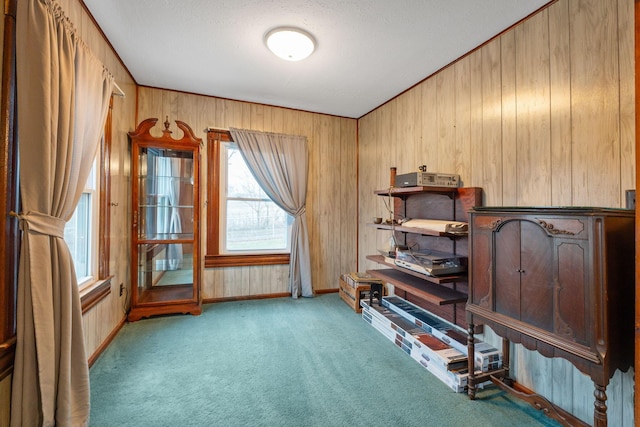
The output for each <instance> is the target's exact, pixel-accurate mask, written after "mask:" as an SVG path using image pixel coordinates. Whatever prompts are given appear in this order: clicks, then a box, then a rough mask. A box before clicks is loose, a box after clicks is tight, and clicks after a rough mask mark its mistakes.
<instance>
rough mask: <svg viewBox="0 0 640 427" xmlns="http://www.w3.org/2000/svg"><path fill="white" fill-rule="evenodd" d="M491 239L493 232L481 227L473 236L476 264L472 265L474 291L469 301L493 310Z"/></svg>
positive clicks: (471, 292) (472, 246)
mask: <svg viewBox="0 0 640 427" xmlns="http://www.w3.org/2000/svg"><path fill="white" fill-rule="evenodd" d="M491 238H492V232H491V230H490V229H489V228H481V227H479V228H478V229H477V232H476V233H475V234H474V236H473V241H472V242H471V250H472V251H473V257H474V259H475V260H476V262H474V263H473V264H471V265H470V268H471V278H470V280H473V290H472V291H471V290H470V293H469V299H470V301H471V303H472V304H474V305H477V306H480V307H484V308H487V309H490V310H493V300H492V298H491V280H492V277H493V267H492V263H491V259H492V254H491V248H492V245H491Z"/></svg>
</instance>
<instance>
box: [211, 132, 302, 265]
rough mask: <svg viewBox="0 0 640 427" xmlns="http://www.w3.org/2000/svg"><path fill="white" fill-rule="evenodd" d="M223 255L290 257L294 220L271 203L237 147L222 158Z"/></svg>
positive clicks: (229, 148)
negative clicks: (268, 254) (250, 254)
mask: <svg viewBox="0 0 640 427" xmlns="http://www.w3.org/2000/svg"><path fill="white" fill-rule="evenodd" d="M220 163H221V165H220V167H221V171H222V173H221V177H222V181H223V182H222V183H221V184H222V185H221V189H222V191H221V192H220V197H221V200H220V207H221V209H220V230H221V233H220V234H221V248H222V252H223V253H288V252H289V250H290V248H289V242H290V238H289V234H290V232H291V224H292V222H293V219H292V218H291V216H290V215H289V214H287V213H286V212H285V211H283V210H282V209H280V208H279V207H278V206H277V205H276V204H275V203H273V202H272V201H271V199H269V197H268V196H267V195H266V194H265V192H264V191H263V190H262V189H261V188H260V186H259V185H258V183H257V182H256V180H255V178H254V177H253V175H252V174H251V172H250V171H249V169H248V168H247V165H246V163H245V162H244V159H243V158H242V155H241V154H240V151H239V150H238V148H237V146H236V145H235V144H233V143H224V144H222V153H221V156H220Z"/></svg>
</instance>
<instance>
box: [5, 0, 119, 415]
mask: <svg viewBox="0 0 640 427" xmlns="http://www.w3.org/2000/svg"><path fill="white" fill-rule="evenodd" d="M16 18H17V25H16V43H17V49H16V51H17V57H16V67H17V93H18V95H17V103H18V144H19V156H20V196H21V202H22V213H21V214H20V225H21V229H22V247H21V252H20V269H19V273H18V295H17V297H18V307H17V344H16V355H15V363H14V371H13V385H12V397H11V425H12V426H16V427H17V426H40V425H42V426H53V425H57V426H84V425H87V424H88V418H89V368H88V364H87V356H86V354H85V349H84V337H83V332H82V310H81V306H80V298H79V294H78V286H77V282H76V275H75V271H74V266H73V261H72V259H71V255H70V253H69V249H68V247H67V245H66V243H65V241H64V225H65V223H66V221H68V220H69V219H70V218H71V216H72V214H73V212H74V210H75V207H76V205H77V203H78V200H79V198H80V195H81V193H82V189H83V187H84V183H85V182H86V180H87V177H88V174H89V172H90V169H91V164H92V161H93V159H94V157H95V154H96V151H97V148H98V145H99V142H100V136H101V133H102V128H103V125H104V121H105V119H106V114H107V109H108V101H109V97H110V95H111V90H112V86H113V78H112V76H111V75H110V74H109V73H108V71H107V70H105V68H104V66H103V65H102V64H101V63H100V62H99V61H98V60H97V59H96V58H95V57H94V56H93V55H92V54H91V52H90V51H89V50H88V48H87V47H86V45H85V44H84V43H82V41H81V40H79V36H78V35H77V34H76V32H75V30H74V28H73V26H72V25H71V23H70V22H69V21H68V19H67V18H66V17H65V16H64V14H63V12H62V11H61V9H60V8H59V6H58V5H57V4H56V3H55V2H54V1H51V0H20V1H19V2H18V10H17V17H16Z"/></svg>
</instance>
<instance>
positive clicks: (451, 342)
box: [360, 296, 502, 393]
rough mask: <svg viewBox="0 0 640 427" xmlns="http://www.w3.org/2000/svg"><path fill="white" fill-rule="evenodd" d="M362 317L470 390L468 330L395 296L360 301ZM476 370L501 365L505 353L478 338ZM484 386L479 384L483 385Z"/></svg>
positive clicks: (451, 383)
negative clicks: (372, 302)
mask: <svg viewBox="0 0 640 427" xmlns="http://www.w3.org/2000/svg"><path fill="white" fill-rule="evenodd" d="M360 305H361V307H362V318H363V319H364V320H365V321H366V322H367V323H369V324H371V325H372V326H373V327H374V328H375V329H376V330H378V331H379V332H380V333H382V334H383V335H384V336H386V337H387V338H388V339H389V340H390V341H392V342H393V343H394V344H395V345H396V346H398V347H400V348H401V349H402V350H403V351H404V352H405V353H407V354H408V355H409V356H411V358H412V359H414V360H415V361H417V362H418V363H420V365H422V366H423V367H424V368H425V369H427V370H428V371H429V372H431V373H432V374H433V375H435V376H436V377H437V378H438V379H439V380H440V381H442V382H443V383H445V384H446V385H447V386H448V387H449V388H451V389H452V390H453V391H455V392H457V393H462V392H464V391H466V389H467V379H468V376H469V375H468V362H467V360H468V354H467V347H466V339H467V335H466V331H465V330H464V329H462V328H460V327H458V326H456V325H452V324H451V323H449V322H447V321H446V320H444V319H441V318H439V317H437V316H435V315H433V314H432V313H429V312H427V311H425V310H423V309H422V308H420V307H418V306H416V305H414V304H412V303H410V302H408V301H406V300H404V299H402V298H399V297H396V296H392V297H385V298H383V300H382V306H377V305H371V306H370V305H369V304H368V302H367V301H366V300H361V301H360ZM475 346H476V349H475V350H476V352H475V357H474V359H475V360H474V362H475V363H474V365H475V370H476V372H477V373H480V372H483V371H484V372H486V371H487V370H492V369H497V368H499V367H501V366H502V354H501V352H500V351H498V350H497V349H495V348H493V347H492V346H490V345H489V344H487V343H484V342H481V341H478V340H477V339H476V344H475ZM482 386H483V385H480V387H482Z"/></svg>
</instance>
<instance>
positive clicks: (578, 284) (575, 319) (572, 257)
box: [553, 241, 593, 346]
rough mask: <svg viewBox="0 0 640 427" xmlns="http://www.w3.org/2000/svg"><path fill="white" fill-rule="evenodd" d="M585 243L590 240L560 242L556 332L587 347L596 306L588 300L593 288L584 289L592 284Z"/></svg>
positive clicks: (557, 248) (557, 256) (557, 257)
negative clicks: (587, 271)
mask: <svg viewBox="0 0 640 427" xmlns="http://www.w3.org/2000/svg"><path fill="white" fill-rule="evenodd" d="M585 244H587V242H575V241H573V242H567V241H560V242H557V246H556V248H555V250H556V252H557V255H556V259H557V264H556V266H555V268H556V270H557V277H558V283H557V285H556V286H557V287H556V302H557V308H556V313H557V315H556V319H555V330H554V331H553V332H554V333H555V334H556V335H558V336H559V337H562V338H564V339H566V340H568V341H572V342H576V343H578V344H582V345H585V346H588V345H589V342H590V341H591V340H590V339H589V337H588V336H587V334H588V333H589V331H591V328H592V326H591V325H592V324H593V321H592V319H590V313H592V312H593V307H591V304H592V302H591V301H590V300H589V299H588V295H591V293H592V290H591V289H586V288H585V286H588V285H589V284H590V283H591V281H589V280H588V278H587V277H586V272H585V269H586V267H587V266H588V260H587V255H588V250H587V249H586V248H584V247H583V246H582V245H585Z"/></svg>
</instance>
